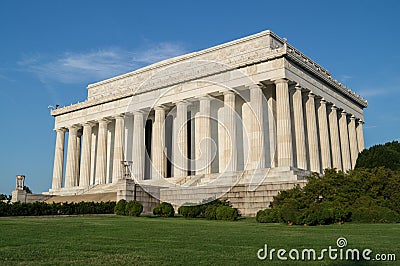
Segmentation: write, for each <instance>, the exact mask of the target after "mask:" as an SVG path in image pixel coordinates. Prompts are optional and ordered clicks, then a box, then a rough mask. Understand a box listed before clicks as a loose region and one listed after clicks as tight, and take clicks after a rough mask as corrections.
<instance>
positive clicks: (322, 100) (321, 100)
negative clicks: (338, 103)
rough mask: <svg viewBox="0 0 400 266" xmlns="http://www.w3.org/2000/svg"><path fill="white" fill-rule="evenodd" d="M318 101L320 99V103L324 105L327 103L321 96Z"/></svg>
mask: <svg viewBox="0 0 400 266" xmlns="http://www.w3.org/2000/svg"><path fill="white" fill-rule="evenodd" d="M319 101H320V103H321V104H324V105H326V104H327V102H326V100H325V98H324V97H321V99H319Z"/></svg>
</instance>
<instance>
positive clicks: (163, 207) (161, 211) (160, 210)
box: [153, 202, 175, 217]
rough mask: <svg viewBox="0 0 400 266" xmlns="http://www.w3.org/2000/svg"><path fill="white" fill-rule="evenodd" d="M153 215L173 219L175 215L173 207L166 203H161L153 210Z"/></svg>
mask: <svg viewBox="0 0 400 266" xmlns="http://www.w3.org/2000/svg"><path fill="white" fill-rule="evenodd" d="M153 214H154V215H157V216H163V217H173V216H174V214H175V210H174V207H172V205H171V204H170V203H168V202H163V203H161V204H159V205H157V206H156V207H155V208H154V209H153Z"/></svg>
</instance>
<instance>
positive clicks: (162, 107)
mask: <svg viewBox="0 0 400 266" xmlns="http://www.w3.org/2000/svg"><path fill="white" fill-rule="evenodd" d="M153 109H154V110H155V111H165V109H166V106H164V105H162V104H161V105H156V106H154V107H153Z"/></svg>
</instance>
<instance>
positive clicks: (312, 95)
mask: <svg viewBox="0 0 400 266" xmlns="http://www.w3.org/2000/svg"><path fill="white" fill-rule="evenodd" d="M307 95H308V97H310V98H315V94H314V93H313V92H312V91H309V92H308V94H307Z"/></svg>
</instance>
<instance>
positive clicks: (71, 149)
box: [65, 126, 78, 188]
mask: <svg viewBox="0 0 400 266" xmlns="http://www.w3.org/2000/svg"><path fill="white" fill-rule="evenodd" d="M68 131H69V135H68V150H67V165H66V171H65V187H66V188H71V187H74V186H75V179H76V167H77V164H78V162H77V145H76V144H77V141H76V140H77V135H78V127H77V126H71V127H69V128H68Z"/></svg>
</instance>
